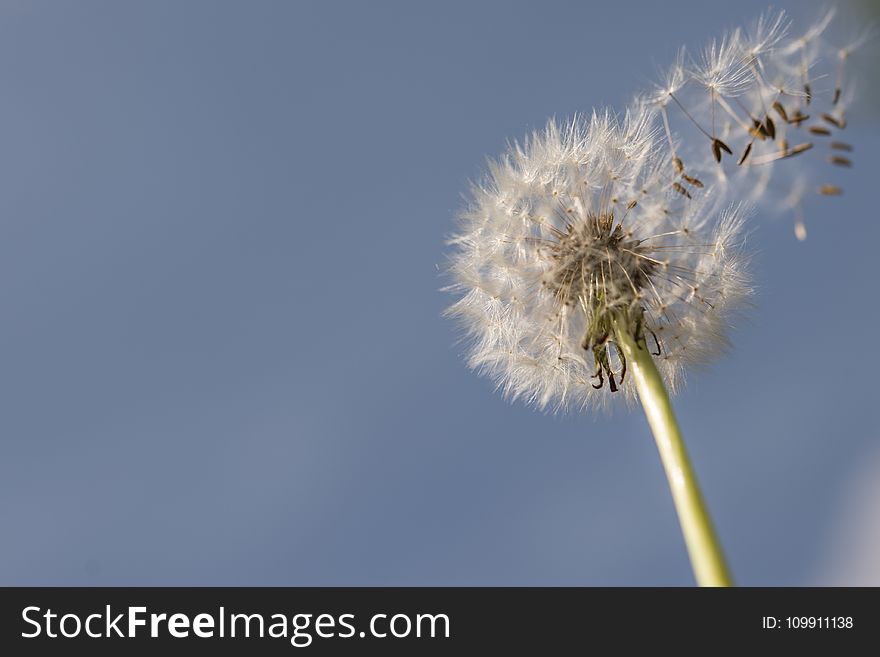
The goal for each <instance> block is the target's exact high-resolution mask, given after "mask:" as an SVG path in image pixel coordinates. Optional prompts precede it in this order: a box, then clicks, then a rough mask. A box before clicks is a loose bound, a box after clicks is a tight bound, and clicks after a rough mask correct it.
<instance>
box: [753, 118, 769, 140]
mask: <svg viewBox="0 0 880 657" xmlns="http://www.w3.org/2000/svg"><path fill="white" fill-rule="evenodd" d="M749 134H750V135H751V136H752V137H756V138H757V139H760V140H761V141H764V140H765V139H767V129H766V128H765V127H764V124H762V123H761V122H760V121H758V119H752V127H751V128H749Z"/></svg>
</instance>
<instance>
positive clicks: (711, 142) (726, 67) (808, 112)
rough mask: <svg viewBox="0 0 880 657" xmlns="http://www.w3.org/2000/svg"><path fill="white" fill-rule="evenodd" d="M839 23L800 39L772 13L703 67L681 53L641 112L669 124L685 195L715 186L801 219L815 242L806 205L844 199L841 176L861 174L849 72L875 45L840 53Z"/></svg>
mask: <svg viewBox="0 0 880 657" xmlns="http://www.w3.org/2000/svg"><path fill="white" fill-rule="evenodd" d="M833 17H834V10H833V9H832V10H830V11H828V12H825V13H824V14H822V15H821V16H820V17H819V19H818V20H817V21H816V22H815V23H814V24H813V25H811V26H810V27H809V28H808V29H807V30H805V31H803V32H798V31H797V30H795V29H794V28H793V27H792V25H791V23H790V21H789V20H788V19H787V18H786V16H785V14H784V13H782V12H776V13H767V14H764V15H762V16H760V17H759V18H758V19H757V20H756V21H754V22H753V23H752V24H751V25H749V26H748V27H746V28H744V29H736V30H734V31H732V32H728V33H727V34H725V35H724V36H723V37H722V38H721V39H720V40H715V41H712V42H710V43H709V45H708V46H706V47H705V48H704V49H703V51H702V52H701V53H699V54H698V55H696V56H694V57H689V56H688V55H687V53H686V52H685V50H684V49H682V50H680V51H679V54H678V57H677V58H676V60H675V62H674V63H673V65H672V66H671V67H669V69H667V70H666V71H664V72H663V73H662V74H661V75H660V80H661V81H660V82H659V83H658V84H657V86H656V87H655V88H654V89H653V90H651V91H649V92H648V93H644V94H641V95H640V96H639V98H638V100H637V104H641V105H644V106H645V107H646V108H647V109H648V110H649V111H652V112H654V113H656V114H657V115H659V119H658V120H657V122H658V123H659V124H660V125H661V126H662V128H663V130H664V133H665V137H666V144H667V147H668V149H669V151H670V154H671V156H672V158H673V163H674V164H675V166H676V169H677V170H678V172H679V174H680V175H681V177H682V178H684V179H685V180H682V184H683V185H685V186H689V185H688V182H687V180H688V179H696V180H700V181H701V182H712V183H714V184H715V185H716V186H718V187H723V188H725V193H731V194H736V197H737V198H741V199H747V200H749V201H751V202H754V203H756V204H757V205H758V206H759V207H761V208H762V209H772V210H786V211H792V212H793V213H794V215H795V233H796V235H797V236H798V238H799V239H804V238H805V237H806V228H805V226H804V220H803V216H804V215H803V209H802V208H803V203H804V202H806V200H807V199H808V197H809V196H810V195H815V194H819V195H824V196H839V195H840V194H841V193H842V187H841V184H840V181H839V178H840V175H839V174H840V173H841V169H845V168H848V167H851V166H852V165H853V159H852V155H851V151H852V150H853V146H852V145H851V144H850V143H848V142H847V141H846V139H845V137H844V131H845V129H846V127H847V118H846V114H847V110H848V109H849V108H850V106H851V105H852V102H853V98H854V88H855V87H854V84H853V83H852V82H851V81H850V80H849V79H848V72H847V69H846V63H847V61H848V60H849V58H850V56H851V55H852V53H853V52H854V51H855V50H856V49H858V48H859V47H860V46H862V45H863V44H864V43H866V42H867V41H868V39H869V32H867V31H865V32H863V33H862V34H861V35H860V36H859V37H857V38H855V39H853V40H851V41H850V43H848V44H845V45H843V46H839V45H833V44H832V43H831V41H830V40H829V38H828V37H827V29H828V27H829V25H830V24H831V22H832V19H833Z"/></svg>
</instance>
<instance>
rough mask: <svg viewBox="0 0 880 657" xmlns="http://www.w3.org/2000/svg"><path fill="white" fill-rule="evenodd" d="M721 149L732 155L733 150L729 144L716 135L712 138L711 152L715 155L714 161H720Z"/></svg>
mask: <svg viewBox="0 0 880 657" xmlns="http://www.w3.org/2000/svg"><path fill="white" fill-rule="evenodd" d="M721 151H724V152H725V153H727V154H728V155H733V151H732V150H730V146H728V145H727V144H725V143H724V142H723V141H721V140H720V139H718V138H717V137H716V138H714V139H713V140H712V154H713V155H714V156H715V161H716V162H721Z"/></svg>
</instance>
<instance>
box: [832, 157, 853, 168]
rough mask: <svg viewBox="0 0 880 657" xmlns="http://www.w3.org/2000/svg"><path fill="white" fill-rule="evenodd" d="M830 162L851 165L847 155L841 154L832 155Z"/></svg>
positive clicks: (840, 165)
mask: <svg viewBox="0 0 880 657" xmlns="http://www.w3.org/2000/svg"><path fill="white" fill-rule="evenodd" d="M830 161H831V164H836V165H837V166H839V167H851V166H852V160H851V159H849V158H848V157H843V156H842V155H832V156H831V158H830Z"/></svg>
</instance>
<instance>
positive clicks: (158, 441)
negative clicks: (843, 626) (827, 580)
mask: <svg viewBox="0 0 880 657" xmlns="http://www.w3.org/2000/svg"><path fill="white" fill-rule="evenodd" d="M780 4H781V6H782V7H783V8H790V9H791V10H792V12H793V17H794V18H796V19H797V20H798V21H799V24H801V25H803V24H804V22H805V21H806V20H809V19H810V18H811V17H813V16H814V15H815V14H816V13H817V11H818V10H817V7H818V5H816V4H813V3H787V4H786V3H780ZM789 6H790V7H789ZM765 8H766V5H765V4H764V3H762V2H756V1H752V0H743V1H740V2H735V3H734V2H724V3H721V2H719V3H711V4H710V5H707V4H706V3H705V2H696V1H693V2H685V1H683V0H679V1H672V2H664V3H655V2H618V3H591V2H561V1H557V2H541V3H538V2H510V3H501V2H479V3H467V2H446V3H432V4H427V3H424V4H422V3H405V2H382V3H369V4H368V3H353V2H352V3H333V2H326V3H325V2H321V3H319V2H300V3H290V2H267V1H260V2H249V3H245V2H207V1H201V2H198V1H193V2H186V3H180V2H170V1H157V2H109V1H108V2H96V1H86V2H78V3H64V4H62V3H53V2H33V3H22V2H5V3H3V4H2V5H0V84H2V87H3V94H2V95H0V126H2V128H0V146H2V149H0V180H2V184H0V304H2V308H3V321H2V322H0V344H2V345H4V347H3V348H2V350H0V354H2V364H0V523H2V525H3V527H4V528H5V529H4V532H3V534H4V540H3V547H2V555H3V558H2V559H0V582H2V583H5V584H112V585H117V584H212V585H213V584H216V585H219V584H230V585H244V584H254V585H274V584H277V585H345V584H349V585H367V584H370V585H417V584H435V585H447V584H450V585H451V584H462V585H516V584H523V585H633V584H648V585H689V584H690V583H691V581H692V579H691V574H690V569H689V565H688V562H687V558H686V555H685V551H684V546H683V543H682V539H681V536H680V533H679V529H678V525H677V522H676V519H675V515H674V510H673V507H672V503H671V500H670V497H669V494H668V490H667V488H666V483H665V480H664V476H663V472H662V469H661V467H660V464H659V461H658V458H657V454H656V450H655V448H654V445H653V443H652V440H651V437H650V434H649V432H648V428H647V425H646V423H645V421H644V418H643V416H642V415H641V413H640V412H639V411H638V410H635V411H627V410H626V409H617V411H616V412H614V413H613V414H610V415H609V414H600V415H598V416H577V415H570V416H565V417H556V416H551V415H545V414H542V413H539V412H535V411H533V410H530V409H528V408H524V407H522V406H521V405H512V404H509V403H507V402H506V401H504V400H503V399H502V398H500V396H499V395H497V394H496V393H495V392H494V391H493V389H492V384H491V383H490V382H489V381H487V380H485V379H481V378H479V377H477V376H475V375H473V374H472V373H471V372H469V371H468V370H467V369H466V368H465V366H464V364H463V362H462V358H461V347H460V346H458V345H456V343H455V340H456V334H455V329H454V327H453V326H452V325H451V324H450V323H449V322H447V321H446V320H444V319H443V318H442V317H441V313H442V310H443V308H444V307H445V306H446V305H447V304H448V303H449V302H450V299H449V298H447V297H446V295H444V294H443V293H441V292H440V291H439V288H440V287H441V286H442V284H443V280H442V278H441V277H440V275H439V272H438V268H439V267H441V266H442V263H443V254H444V250H445V248H446V247H445V246H444V239H445V237H446V236H447V235H448V234H449V233H450V232H451V230H452V227H453V224H452V219H453V217H454V215H455V213H456V211H457V210H458V208H460V207H461V203H462V201H461V198H462V193H463V192H464V191H465V190H466V187H467V183H468V180H470V179H473V178H474V177H476V176H478V175H479V173H480V170H481V168H482V166H483V163H484V161H485V157H486V156H487V155H494V154H496V153H498V152H499V151H501V150H502V149H503V148H504V146H505V144H506V143H507V140H508V139H514V138H519V137H521V136H522V135H524V134H526V133H527V132H528V131H530V130H532V129H534V128H537V127H541V126H543V124H544V123H545V121H546V120H547V118H548V117H550V116H554V115H555V116H559V117H563V116H567V115H570V114H572V113H575V112H583V111H588V110H589V109H591V108H592V107H594V106H603V105H611V106H613V107H618V108H619V107H622V105H623V104H624V103H625V102H626V101H627V100H628V99H629V98H630V97H631V95H632V94H633V92H634V91H636V90H637V89H639V88H641V87H642V86H643V85H644V84H645V83H646V82H648V81H649V80H650V79H651V78H652V76H653V74H654V71H655V70H656V67H657V66H661V65H663V64H665V63H667V62H669V61H670V60H671V58H672V57H673V55H674V53H675V51H676V49H677V48H678V46H679V45H681V44H687V45H689V46H700V45H702V43H703V42H704V41H705V40H706V39H708V38H710V37H712V36H714V35H716V34H718V33H720V31H722V30H723V29H724V28H726V27H731V26H736V25H740V24H742V23H743V22H745V21H748V20H750V19H752V18H753V17H755V16H756V15H757V14H758V13H759V12H760V11H762V10H763V9H765ZM849 20H850V21H851V22H853V23H854V22H856V20H857V17H855V16H851V17H850V18H849ZM844 22H846V21H844ZM866 73H867V70H866ZM866 77H867V78H868V79H865V80H864V82H863V86H865V87H867V86H869V85H870V83H872V82H874V80H872V79H870V76H866ZM848 131H849V133H850V134H849V138H850V140H851V141H852V142H853V143H855V144H856V148H857V150H856V155H857V166H856V167H855V168H854V169H853V171H852V173H851V176H850V181H849V182H848V185H847V194H846V195H845V196H844V197H842V198H841V199H836V200H835V202H834V203H832V202H830V201H828V202H824V203H817V204H816V205H814V206H812V207H811V208H810V209H809V211H808V226H809V229H810V237H809V239H808V240H807V241H806V242H803V243H801V242H797V241H796V240H795V239H794V237H793V233H792V229H791V225H790V223H789V221H788V220H787V219H778V220H770V219H763V218H758V219H756V220H755V223H754V224H753V231H752V237H751V242H750V243H751V244H752V246H753V247H754V250H755V258H754V260H755V276H756V280H757V282H758V294H757V297H756V299H755V308H754V309H753V310H752V311H751V312H750V315H749V319H748V321H744V322H742V323H741V324H740V325H739V326H738V327H737V328H736V330H735V333H734V343H735V350H734V351H733V353H732V354H731V355H730V356H729V357H727V358H725V359H723V360H721V361H719V362H718V363H717V364H715V365H714V366H713V367H711V368H710V369H708V370H706V371H699V372H695V373H693V374H692V376H691V377H690V379H689V385H688V388H687V390H685V391H684V392H683V394H681V395H680V396H679V397H678V398H677V399H676V406H677V409H678V412H679V416H680V420H681V423H682V426H683V430H684V433H685V437H686V439H687V441H688V444H689V447H690V450H691V453H692V457H693V460H694V462H695V465H696V467H697V470H698V472H699V475H700V478H701V481H702V484H703V488H704V491H705V493H706V496H707V499H708V501H709V504H710V506H711V509H712V512H713V515H714V517H715V521H716V525H717V527H718V530H719V533H720V535H721V537H722V540H723V542H724V544H725V548H726V550H727V552H728V554H729V558H730V561H731V565H732V567H733V570H734V572H735V574H736V577H737V579H738V580H739V581H740V582H741V583H743V584H764V585H799V584H809V583H812V582H815V581H818V580H821V579H822V578H823V577H824V576H825V575H824V570H823V569H824V568H825V567H826V565H827V564H828V563H829V562H830V561H834V560H835V559H846V558H847V553H846V550H847V544H846V541H841V540H839V535H840V522H841V518H842V517H844V516H845V515H847V512H849V511H851V510H852V507H853V501H852V499H851V497H850V493H851V491H852V490H853V486H852V481H853V480H854V477H856V476H857V475H858V476H862V477H864V476H866V475H864V474H858V473H860V472H863V470H864V464H865V463H880V458H878V457H877V455H878V452H880V447H878V438H880V435H878V428H877V426H878V425H877V420H876V416H875V415H874V411H875V410H876V407H877V402H878V395H877V392H876V387H875V385H874V377H873V376H872V373H873V372H874V371H876V368H877V366H878V365H880V362H878V356H877V352H876V350H875V349H874V345H875V344H876V330H875V327H876V325H877V320H878V319H880V311H878V307H877V304H876V303H875V299H876V270H875V269H874V267H875V266H876V265H875V262H876V253H875V251H874V249H875V245H876V243H877V242H876V240H877V239H878V238H880V228H878V224H877V222H876V221H875V220H874V219H875V215H876V203H875V199H874V198H873V192H874V191H875V189H874V188H875V187H876V173H875V172H876V171H877V170H878V165H880V163H878V157H877V153H880V131H878V122H877V113H876V111H874V109H873V108H872V107H870V106H863V107H862V108H861V109H858V110H857V111H856V112H854V113H853V114H852V116H851V117H850V127H849V128H848ZM847 517H848V516H847ZM853 522H856V523H857V522H858V519H856V520H854V521H853ZM875 583H876V582H875Z"/></svg>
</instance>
